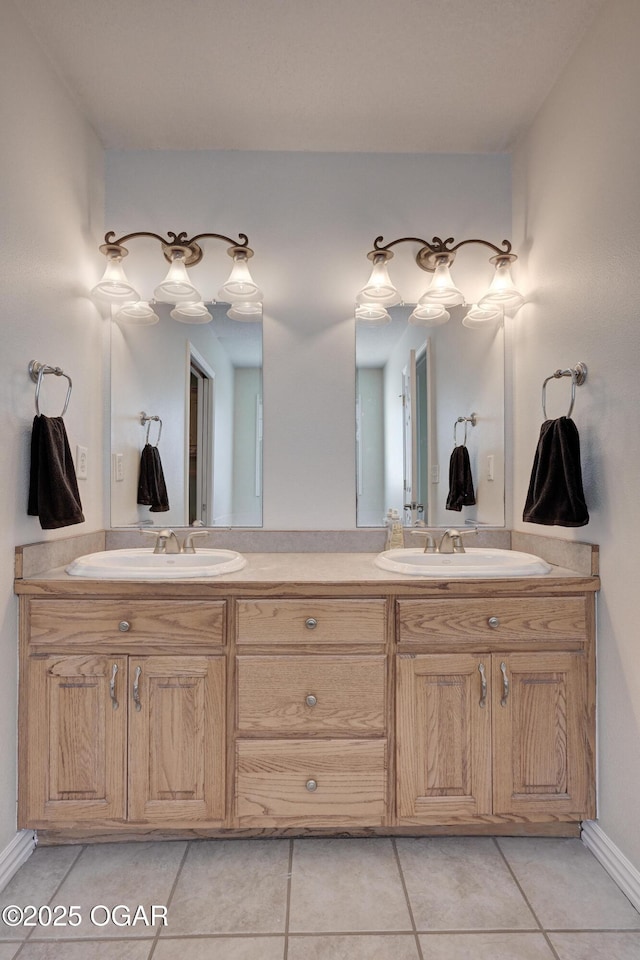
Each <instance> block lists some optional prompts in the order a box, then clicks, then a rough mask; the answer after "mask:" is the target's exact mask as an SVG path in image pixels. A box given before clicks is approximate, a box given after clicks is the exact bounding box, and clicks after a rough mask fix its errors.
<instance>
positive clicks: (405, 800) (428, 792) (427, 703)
mask: <svg viewBox="0 0 640 960" xmlns="http://www.w3.org/2000/svg"><path fill="white" fill-rule="evenodd" d="M397 665H398V669H397V679H398V687H397V690H398V693H397V704H396V709H397V721H398V722H397V729H396V741H397V767H396V778H397V790H398V800H397V802H398V819H399V821H400V822H403V821H404V822H407V821H410V822H417V823H441V824H443V823H455V822H457V821H467V820H469V819H470V818H471V817H477V816H481V815H483V814H489V813H491V756H490V753H491V698H490V696H489V692H488V689H487V685H488V684H489V683H490V657H486V658H482V657H479V656H473V655H470V654H464V653H461V654H453V655H440V654H434V655H425V656H409V657H406V656H402V655H400V656H399V657H398V660H397ZM485 678H486V682H485Z"/></svg>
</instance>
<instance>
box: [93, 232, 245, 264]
mask: <svg viewBox="0 0 640 960" xmlns="http://www.w3.org/2000/svg"><path fill="white" fill-rule="evenodd" d="M136 237H153V239H154V240H157V241H158V242H159V243H160V244H161V246H162V252H163V254H164V258H165V260H166V261H167V262H168V263H171V261H172V259H173V255H174V254H175V252H176V250H181V251H183V253H184V264H185V266H186V267H192V266H194V264H196V263H200V261H201V260H202V257H203V252H202V247H201V246H200V244H199V243H198V241H199V240H204V239H214V240H223V241H224V242H225V243H228V244H229V249H228V250H227V253H228V254H229V256H230V257H233V256H235V254H237V253H244V254H245V256H246V258H247V260H248V259H249V258H250V257H252V256H253V250H252V249H251V247H250V246H249V238H248V237H247V235H246V234H245V233H240V234H238V239H237V240H234V239H233V238H232V237H227V236H225V235H224V234H223V233H198V234H196V236H195V237H191V238H189V237H187V234H186V232H184V231H183V232H182V233H173V231H171V230H169V231H167V236H166V237H161V236H160V234H158V233H151V232H149V231H148V230H140V231H137V232H135V233H126V234H124V236H122V237H119V238H118V239H117V240H116V235H115V233H114V231H113V230H110V231H109V232H108V233H105V235H104V244H102V246H101V247H100V252H101V253H104V255H105V256H107V257H108V256H117V257H126V256H127V254H128V253H129V251H128V250H127V248H126V247H125V246H124V244H125V243H126V242H127V241H128V240H133V239H134V238H136Z"/></svg>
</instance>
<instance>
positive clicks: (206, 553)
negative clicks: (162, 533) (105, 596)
mask: <svg viewBox="0 0 640 960" xmlns="http://www.w3.org/2000/svg"><path fill="white" fill-rule="evenodd" d="M246 564H247V561H246V558H245V557H243V556H242V554H241V553H236V551H235V550H216V549H206V548H202V549H199V550H198V551H197V553H154V552H153V550H152V549H151V548H150V547H136V548H133V549H130V550H104V551H102V552H101V553H88V554H87V555H86V556H84V557H78V558H77V559H76V560H74V561H73V562H72V563H70V564H69V566H68V567H67V568H66V570H67V573H70V574H71V575H72V576H74V577H91V578H92V579H97V580H182V579H189V578H190V579H194V578H195V579H198V578H200V577H219V576H220V575H221V574H224V573H233V572H234V571H235V570H242V568H243V567H244V566H246Z"/></svg>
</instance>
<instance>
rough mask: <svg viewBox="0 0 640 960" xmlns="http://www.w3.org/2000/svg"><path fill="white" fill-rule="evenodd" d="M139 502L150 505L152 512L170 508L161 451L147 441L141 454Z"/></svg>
mask: <svg viewBox="0 0 640 960" xmlns="http://www.w3.org/2000/svg"><path fill="white" fill-rule="evenodd" d="M138 503H140V504H142V506H146V507H149V508H150V509H149V512H150V513H166V511H167V510H168V509H169V497H168V495H167V485H166V483H165V479H164V471H163V469H162V461H161V460H160V451H159V450H158V448H157V447H153V446H151V444H150V443H145V445H144V447H143V448H142V454H141V455H140V476H139V479H138Z"/></svg>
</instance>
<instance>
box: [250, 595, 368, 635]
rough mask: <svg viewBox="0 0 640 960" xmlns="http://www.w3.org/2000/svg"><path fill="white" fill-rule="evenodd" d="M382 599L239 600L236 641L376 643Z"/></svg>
mask: <svg viewBox="0 0 640 960" xmlns="http://www.w3.org/2000/svg"><path fill="white" fill-rule="evenodd" d="M385 610H386V601H385V600H313V599H309V600H239V601H238V643H313V644H320V643H377V644H382V643H384V640H385Z"/></svg>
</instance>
